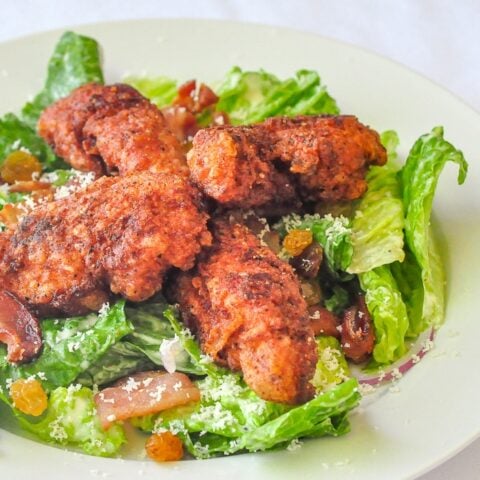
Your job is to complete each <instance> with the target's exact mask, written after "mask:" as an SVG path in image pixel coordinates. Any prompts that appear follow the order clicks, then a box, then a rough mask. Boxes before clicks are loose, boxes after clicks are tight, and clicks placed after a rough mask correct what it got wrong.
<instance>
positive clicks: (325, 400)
mask: <svg viewBox="0 0 480 480" xmlns="http://www.w3.org/2000/svg"><path fill="white" fill-rule="evenodd" d="M197 384H198V386H199V388H200V389H201V391H202V401H201V403H200V404H199V405H197V406H196V407H195V408H194V409H193V410H192V408H191V407H190V409H189V408H185V407H180V408H178V409H171V410H168V411H165V412H163V413H162V414H160V415H155V416H149V417H144V418H141V419H136V420H135V421H134V424H135V425H136V426H138V427H140V428H142V429H144V430H146V431H164V430H170V431H172V432H173V433H175V434H176V435H178V436H179V437H180V438H181V439H182V440H183V442H184V444H185V445H186V447H187V449H188V451H189V452H190V453H191V454H192V455H193V456H195V457H197V458H208V457H211V456H214V455H216V454H231V453H236V452H240V451H249V452H256V451H260V450H269V449H272V448H278V447H284V446H286V445H287V443H288V442H291V441H293V440H297V439H298V438H304V437H318V436H323V435H334V436H338V435H342V434H344V433H346V432H348V430H349V424H348V421H347V419H346V414H347V412H349V411H350V410H352V409H353V408H354V407H356V406H357V405H358V402H359V399H360V395H359V393H358V388H357V387H358V384H357V382H356V380H354V379H350V380H348V381H346V382H344V383H342V384H340V385H337V386H335V387H333V388H331V389H330V390H329V391H327V392H325V393H322V394H319V395H318V396H317V397H315V398H314V399H313V400H310V401H309V402H307V403H305V404H303V405H301V406H298V407H291V406H288V405H283V404H277V403H272V402H266V401H264V400H262V399H260V398H259V397H258V396H257V395H256V394H255V393H253V392H252V391H251V390H250V389H249V388H248V387H246V386H244V384H243V382H242V381H241V380H239V379H238V377H233V376H231V375H226V376H224V377H223V378H220V379H212V378H211V377H207V378H206V379H204V380H200V381H199V382H198V383H197Z"/></svg>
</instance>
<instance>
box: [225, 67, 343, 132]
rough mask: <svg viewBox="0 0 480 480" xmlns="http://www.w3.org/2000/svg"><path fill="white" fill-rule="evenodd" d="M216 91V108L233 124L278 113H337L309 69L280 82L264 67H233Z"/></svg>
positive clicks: (290, 114) (331, 99)
mask: <svg viewBox="0 0 480 480" xmlns="http://www.w3.org/2000/svg"><path fill="white" fill-rule="evenodd" d="M217 93H218V95H219V101H218V103H217V110H219V111H223V112H226V113H228V115H229V118H230V121H231V123H232V124H233V125H241V124H248V123H255V122H260V121H262V120H264V119H266V118H268V117H273V116H277V115H287V116H294V115H314V114H320V113H325V114H337V113H339V110H338V107H337V104H336V103H335V100H334V99H333V98H332V97H331V96H330V95H329V94H328V92H327V91H326V89H325V86H323V85H322V84H321V81H320V77H319V76H318V74H317V73H316V72H314V71H311V70H299V71H298V72H297V73H296V74H295V76H294V77H293V78H289V79H287V80H283V81H281V80H279V79H278V78H277V77H276V76H275V75H272V74H271V73H268V72H265V71H264V70H259V71H256V72H244V71H242V70H241V69H240V68H239V67H233V68H232V69H231V70H230V72H228V73H227V75H226V77H225V78H224V80H223V82H222V84H221V85H220V86H219V87H218V90H217Z"/></svg>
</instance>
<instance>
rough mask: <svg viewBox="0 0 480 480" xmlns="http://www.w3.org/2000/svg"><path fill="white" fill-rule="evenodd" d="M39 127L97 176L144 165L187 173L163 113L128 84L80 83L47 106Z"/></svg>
mask: <svg viewBox="0 0 480 480" xmlns="http://www.w3.org/2000/svg"><path fill="white" fill-rule="evenodd" d="M38 132H39V134H40V136H42V137H43V138H44V139H45V140H46V141H47V142H48V143H49V144H50V146H51V147H52V148H53V149H54V150H55V153H56V154H57V155H59V156H60V157H62V158H63V159H64V160H65V161H66V162H67V163H69V164H70V165H72V167H74V168H76V169H78V170H82V171H93V172H95V173H96V174H97V176H101V175H103V174H105V173H107V174H109V173H117V172H118V173H119V174H120V175H125V174H127V173H131V172H136V171H141V170H149V171H152V172H165V173H175V174H178V175H183V176H187V175H188V168H187V166H186V162H185V157H184V154H183V151H182V147H181V145H180V142H179V141H178V140H177V138H176V136H175V135H174V134H173V133H172V132H171V131H170V130H169V128H168V126H167V123H166V120H165V118H164V116H163V115H162V113H161V112H160V110H159V109H158V108H157V107H156V106H155V105H153V104H152V103H150V102H149V101H148V100H147V99H146V98H145V97H143V96H142V95H141V94H140V93H139V92H137V91H136V90H135V89H134V88H132V87H130V86H128V85H123V84H117V85H109V86H103V85H98V84H95V83H90V84H87V85H83V86H81V87H79V88H77V89H76V90H74V91H73V92H72V93H71V94H70V95H69V96H68V97H65V98H63V99H61V100H59V101H57V102H55V103H54V104H53V105H51V106H49V107H47V108H46V109H45V110H44V112H43V113H42V115H41V117H40V120H39V122H38Z"/></svg>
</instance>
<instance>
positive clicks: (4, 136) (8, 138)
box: [0, 113, 65, 169]
mask: <svg viewBox="0 0 480 480" xmlns="http://www.w3.org/2000/svg"><path fill="white" fill-rule="evenodd" d="M20 149H26V150H28V151H29V152H30V153H31V154H32V155H34V156H35V157H37V158H38V159H39V160H40V162H41V163H42V164H43V165H44V167H45V168H46V169H53V168H62V167H64V166H65V164H64V162H62V161H61V160H60V159H59V158H57V157H56V156H55V154H54V153H53V151H52V150H51V149H50V147H49V146H48V145H47V144H46V143H45V142H44V141H43V140H42V139H41V138H40V137H39V136H38V135H37V134H36V133H35V131H34V130H33V129H32V128H31V127H30V126H29V125H27V124H26V123H25V122H24V121H23V120H20V119H19V118H18V117H17V116H16V115H14V114H13V113H7V114H6V115H4V116H3V117H2V118H1V119H0V165H1V164H2V163H3V161H4V160H5V158H6V157H7V155H9V154H10V153H12V152H14V151H17V150H20Z"/></svg>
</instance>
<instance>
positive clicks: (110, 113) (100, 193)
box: [0, 32, 467, 461]
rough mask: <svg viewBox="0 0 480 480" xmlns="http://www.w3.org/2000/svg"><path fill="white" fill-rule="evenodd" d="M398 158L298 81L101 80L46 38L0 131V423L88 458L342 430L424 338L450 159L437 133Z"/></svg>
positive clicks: (386, 138) (432, 305)
mask: <svg viewBox="0 0 480 480" xmlns="http://www.w3.org/2000/svg"><path fill="white" fill-rule="evenodd" d="M106 54H107V55H108V52H106ZM192 74H194V72H192ZM200 80H201V79H200ZM398 142H399V139H398V136H397V135H396V133H395V132H394V131H392V130H389V131H385V132H383V133H382V134H379V133H377V131H375V130H374V129H373V128H372V127H369V126H367V125H365V124H363V123H362V122H361V116H360V118H357V117H356V116H353V115H350V114H348V115H347V114H340V112H339V109H338V107H337V104H336V102H335V100H334V99H333V98H332V97H331V96H330V94H329V93H328V92H327V90H326V87H325V86H324V85H323V84H322V83H321V80H320V77H319V76H318V74H317V73H316V72H313V71H309V70H301V71H299V72H297V73H296V74H295V75H294V76H293V77H291V78H288V79H286V80H280V79H279V78H277V77H276V76H275V75H273V74H271V73H268V72H265V71H254V72H249V71H242V70H241V69H240V68H239V67H234V68H233V69H231V70H230V71H229V72H228V73H227V74H226V76H225V77H224V78H223V80H220V81H219V82H218V84H216V85H213V86H212V85H210V86H208V85H206V84H204V83H200V82H199V81H196V80H192V81H188V82H186V83H183V84H180V85H179V84H178V83H177V82H176V81H175V80H172V79H170V78H167V77H157V78H143V77H131V78H127V79H124V83H119V84H114V85H105V84H104V79H103V73H102V68H101V64H100V56H99V47H98V45H97V43H96V41H95V40H93V39H91V38H87V37H84V36H81V35H78V34H75V33H72V32H67V33H65V34H64V35H63V36H62V37H61V39H60V40H59V42H58V44H57V46H56V48H55V51H54V53H53V56H52V58H51V60H50V63H49V65H48V75H47V80H46V83H45V86H44V89H43V90H42V91H41V92H40V93H39V94H38V95H37V96H36V97H35V98H34V99H33V100H32V101H31V102H29V103H27V104H26V105H25V106H24V107H23V109H22V110H21V112H20V114H18V115H15V114H11V113H10V114H6V115H4V116H3V117H2V118H1V119H0V175H1V183H0V227H1V232H0V342H2V343H0V400H1V401H2V402H3V404H4V406H3V408H2V410H0V414H1V415H2V416H3V415H14V416H15V417H16V419H17V420H18V422H19V424H20V425H21V427H22V428H24V429H25V430H26V431H28V432H30V433H32V434H34V435H35V436H37V437H38V438H39V439H41V440H43V441H46V442H50V443H54V444H59V445H64V446H70V447H72V448H79V449H82V450H83V451H85V452H87V453H89V454H92V455H101V456H118V455H121V452H122V447H123V445H124V444H125V443H126V442H127V437H126V434H125V431H124V423H125V422H130V423H131V424H133V425H134V426H135V427H138V428H139V429H140V430H143V431H144V432H147V433H148V439H147V441H146V446H145V448H146V451H147V453H148V455H149V456H150V457H151V458H152V459H154V460H158V461H168V460H179V459H181V458H183V457H184V456H186V455H190V456H193V457H196V458H208V457H212V456H217V455H229V454H234V453H241V452H256V451H263V450H270V449H276V448H285V447H288V446H289V445H294V444H296V442H297V443H298V440H299V439H303V438H312V437H318V436H324V435H331V436H338V435H342V434H344V433H347V432H348V430H349V422H348V419H347V415H348V413H349V412H350V411H351V410H352V409H354V408H355V407H356V406H357V405H358V404H359V402H360V399H361V391H362V388H361V386H362V384H366V385H369V386H372V385H378V384H380V383H381V382H382V380H383V379H385V378H387V379H388V378H391V377H392V373H391V372H390V373H389V374H388V375H386V374H385V371H387V370H388V369H392V368H393V367H395V366H396V365H398V362H401V361H402V359H404V358H405V355H406V354H407V353H408V350H409V345H410V342H412V341H415V339H418V338H419V337H420V336H421V335H425V332H427V333H426V334H427V336H428V335H429V336H430V337H431V335H432V332H433V331H434V329H436V328H437V327H438V326H440V325H441V323H442V322H443V316H444V282H445V279H444V273H443V268H442V260H441V256H440V254H439V252H438V248H437V247H436V244H435V239H434V238H433V237H432V234H431V231H430V215H431V208H432V200H433V196H434V193H435V188H436V184H437V181H438V178H439V175H440V173H441V171H442V169H443V166H444V165H445V163H446V162H454V163H456V164H457V165H458V168H459V174H458V183H459V184H461V183H463V181H464V180H465V177H466V173H467V163H466V161H465V159H464V157H463V155H462V153H461V151H459V150H457V149H456V148H455V147H454V146H453V145H451V144H450V143H449V142H448V141H447V140H445V139H444V135H443V129H442V128H441V127H435V128H433V129H432V131H431V132H429V133H426V134H424V135H422V136H421V137H419V139H418V140H417V141H416V142H415V144H414V145H413V147H412V148H411V150H410V153H409V155H408V157H407V158H406V160H405V162H404V163H403V164H402V162H401V161H400V160H399V159H398V158H397V154H396V148H397V145H398ZM352 366H354V367H353V368H352ZM403 368H405V367H403ZM394 370H396V371H398V368H396V367H395V369H394ZM352 371H355V372H379V371H381V372H382V375H378V376H376V377H375V376H374V377H370V379H369V380H368V381H366V382H365V381H363V380H362V375H360V376H359V375H357V374H352ZM184 450H186V452H184Z"/></svg>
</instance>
